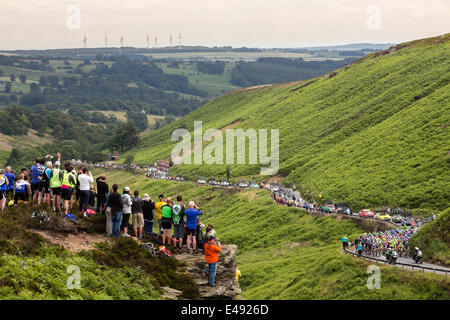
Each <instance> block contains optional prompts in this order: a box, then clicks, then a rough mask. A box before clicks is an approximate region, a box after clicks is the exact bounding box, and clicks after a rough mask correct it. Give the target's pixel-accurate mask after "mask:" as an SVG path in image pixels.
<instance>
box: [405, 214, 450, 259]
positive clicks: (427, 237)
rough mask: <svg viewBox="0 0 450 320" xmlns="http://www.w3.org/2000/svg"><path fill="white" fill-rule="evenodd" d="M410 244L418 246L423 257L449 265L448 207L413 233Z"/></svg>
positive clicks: (449, 216)
mask: <svg viewBox="0 0 450 320" xmlns="http://www.w3.org/2000/svg"><path fill="white" fill-rule="evenodd" d="M411 246H412V247H414V246H416V247H419V248H420V249H421V250H422V252H423V254H424V259H426V260H430V261H433V262H436V263H443V264H445V265H450V208H448V209H447V210H445V211H444V212H442V213H441V214H440V216H439V217H438V218H437V219H436V220H435V221H433V222H431V223H429V224H427V225H425V226H424V227H423V228H421V229H420V230H419V232H418V233H417V234H416V235H414V237H413V238H412V240H411Z"/></svg>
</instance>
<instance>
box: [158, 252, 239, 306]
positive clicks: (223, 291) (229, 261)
mask: <svg viewBox="0 0 450 320" xmlns="http://www.w3.org/2000/svg"><path fill="white" fill-rule="evenodd" d="M237 249H238V248H237V246H236V245H232V244H231V245H224V244H222V252H221V253H220V254H219V263H218V266H217V274H216V286H215V287H210V286H208V278H207V277H206V275H205V274H204V269H205V268H206V262H205V257H204V255H203V254H202V253H199V254H195V255H192V254H189V253H182V254H175V255H174V257H175V259H177V260H179V261H183V262H184V263H185V266H183V267H181V268H180V270H179V271H180V272H183V273H186V274H188V275H189V276H190V277H191V278H192V279H194V281H195V283H196V284H197V285H198V287H199V291H200V298H201V299H214V300H231V299H234V300H238V299H241V296H240V294H241V288H240V287H239V284H238V283H236V280H235V274H236V253H237ZM163 289H164V292H165V295H166V297H167V298H169V299H178V297H179V295H180V294H181V292H180V291H177V290H173V289H170V288H163Z"/></svg>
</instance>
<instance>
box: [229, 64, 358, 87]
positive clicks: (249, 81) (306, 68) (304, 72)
mask: <svg viewBox="0 0 450 320" xmlns="http://www.w3.org/2000/svg"><path fill="white" fill-rule="evenodd" d="M353 61H355V58H349V59H345V60H343V61H332V60H325V61H304V60H303V59H302V58H297V59H289V58H259V59H258V60H256V61H255V62H243V61H241V62H238V63H237V64H236V66H235V67H234V68H233V70H232V72H231V80H230V82H231V83H232V84H234V85H237V86H242V87H248V86H253V85H259V84H269V83H280V82H289V81H297V80H306V79H311V78H314V77H317V76H320V75H323V74H326V73H328V72H331V71H333V70H336V69H338V68H341V67H343V66H344V65H345V64H346V63H351V62H353Z"/></svg>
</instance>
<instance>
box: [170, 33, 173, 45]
mask: <svg viewBox="0 0 450 320" xmlns="http://www.w3.org/2000/svg"><path fill="white" fill-rule="evenodd" d="M172 42H173V37H172V34H170V47H171V48H172Z"/></svg>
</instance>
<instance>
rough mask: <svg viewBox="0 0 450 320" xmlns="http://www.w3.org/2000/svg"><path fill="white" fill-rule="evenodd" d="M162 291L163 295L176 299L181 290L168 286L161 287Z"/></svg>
mask: <svg viewBox="0 0 450 320" xmlns="http://www.w3.org/2000/svg"><path fill="white" fill-rule="evenodd" d="M161 289H162V291H163V293H164V294H163V297H165V298H167V299H170V300H178V298H179V297H180V296H181V294H182V292H181V291H180V290H176V289H172V288H170V287H161Z"/></svg>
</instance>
